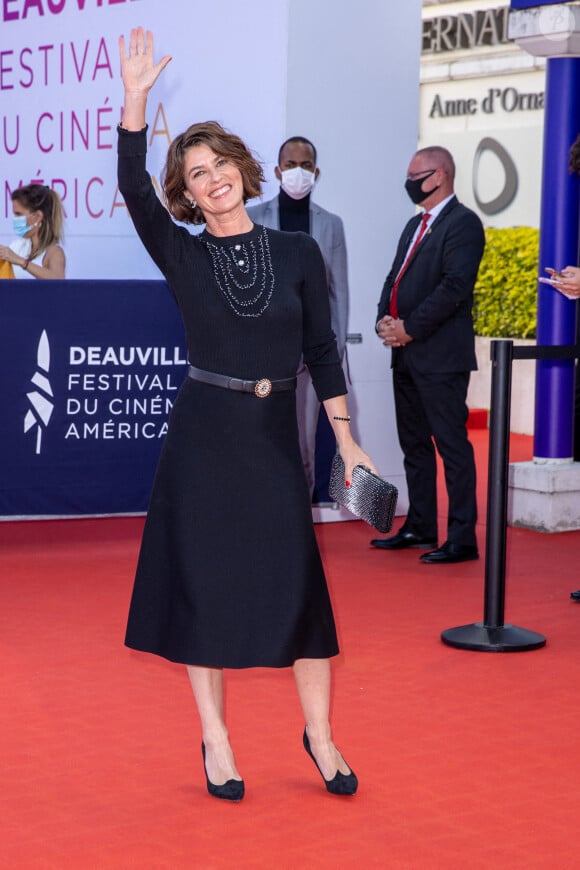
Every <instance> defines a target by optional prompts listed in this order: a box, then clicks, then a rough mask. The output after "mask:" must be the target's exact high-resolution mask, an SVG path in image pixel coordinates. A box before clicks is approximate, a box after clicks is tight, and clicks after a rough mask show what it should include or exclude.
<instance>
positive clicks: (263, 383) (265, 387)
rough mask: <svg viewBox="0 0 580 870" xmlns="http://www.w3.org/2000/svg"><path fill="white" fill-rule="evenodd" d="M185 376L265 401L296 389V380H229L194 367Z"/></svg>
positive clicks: (226, 377)
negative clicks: (275, 395) (273, 395)
mask: <svg viewBox="0 0 580 870" xmlns="http://www.w3.org/2000/svg"><path fill="white" fill-rule="evenodd" d="M187 374H188V375H189V377H190V378H191V379H192V380H193V381H201V382H202V383H204V384H211V385H212V386H213V387H222V389H224V390H238V392H240V393H253V394H254V395H255V396H257V397H258V398H259V399H265V398H266V396H269V395H270V393H281V392H283V391H284V390H295V389H296V378H284V379H282V380H278V381H271V380H270V378H259V379H258V380H257V381H245V380H243V379H242V378H230V377H229V375H220V374H218V373H217V372H206V371H204V370H203V369H198V368H196V367H195V366H190V367H189V369H188V372H187Z"/></svg>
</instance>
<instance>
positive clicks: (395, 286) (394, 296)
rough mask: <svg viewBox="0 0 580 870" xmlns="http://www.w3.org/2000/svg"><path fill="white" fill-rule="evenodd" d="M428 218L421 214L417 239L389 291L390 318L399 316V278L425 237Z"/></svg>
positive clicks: (427, 215) (426, 215)
mask: <svg viewBox="0 0 580 870" xmlns="http://www.w3.org/2000/svg"><path fill="white" fill-rule="evenodd" d="M430 217H431V215H430V214H428V213H427V212H424V213H423V216H422V218H421V227H420V229H419V232H418V233H417V238H416V239H415V241H414V242H413V245H412V247H411V250H410V251H409V253H408V254H407V256H406V257H405V262H404V263H403V265H402V266H401V268H400V270H399V274H398V275H397V277H396V278H395V283H394V284H393V289H392V290H391V301H390V302H389V314H390V315H391V317H398V316H399V311H398V308H397V291H398V289H399V284H400V283H401V278H402V277H403V275H404V274H405V272H406V271H407V268H408V266H409V263H410V262H411V260H412V259H413V254H414V253H415V251H416V250H417V248H418V247H419V242H420V241H421V239H422V238H423V236H424V235H425V230H426V229H427V222H428V220H429V218H430Z"/></svg>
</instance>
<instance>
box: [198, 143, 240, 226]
mask: <svg viewBox="0 0 580 870" xmlns="http://www.w3.org/2000/svg"><path fill="white" fill-rule="evenodd" d="M183 181H184V185H185V190H186V196H187V197H188V198H190V199H194V200H195V201H196V203H197V204H198V206H199V208H200V209H201V211H202V212H203V215H204V217H205V219H206V221H207V220H208V219H209V220H210V221H211V217H212V216H214V215H215V216H216V217H220V216H223V215H227V214H228V213H229V212H234V211H235V210H236V209H240V208H242V207H243V204H244V200H243V197H244V184H243V180H242V175H241V172H240V170H239V169H238V167H237V166H236V165H235V164H234V163H233V162H232V161H231V159H228V158H227V157H221V156H220V155H219V154H216V153H215V151H212V149H211V148H209V147H208V146H207V145H203V144H200V145H193V146H192V147H191V148H189V149H188V150H187V152H186V154H185V157H184V160H183Z"/></svg>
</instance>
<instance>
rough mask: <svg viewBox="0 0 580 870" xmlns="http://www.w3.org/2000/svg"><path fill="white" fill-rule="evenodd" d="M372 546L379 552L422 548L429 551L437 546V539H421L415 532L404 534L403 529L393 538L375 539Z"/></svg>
mask: <svg viewBox="0 0 580 870" xmlns="http://www.w3.org/2000/svg"><path fill="white" fill-rule="evenodd" d="M371 546H373V547H377V548H378V549H379V550H406V549H407V548H408V547H421V548H422V549H424V550H428V549H429V547H436V546H437V539H436V538H421V537H420V536H419V535H414V534H413V532H404V531H403V530H402V529H401V530H400V531H398V532H397V534H396V535H393V537H392V538H374V540H372V541H371Z"/></svg>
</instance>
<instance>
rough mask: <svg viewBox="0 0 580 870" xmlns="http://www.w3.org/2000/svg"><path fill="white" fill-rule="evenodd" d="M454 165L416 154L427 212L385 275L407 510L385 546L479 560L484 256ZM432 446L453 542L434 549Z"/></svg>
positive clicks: (419, 196)
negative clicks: (477, 292)
mask: <svg viewBox="0 0 580 870" xmlns="http://www.w3.org/2000/svg"><path fill="white" fill-rule="evenodd" d="M454 178H455V164H454V162H453V157H452V156H451V154H450V153H449V151H447V150H446V149H445V148H441V147H430V148H422V149H421V150H419V151H417V153H416V154H415V155H414V157H413V159H412V160H411V162H410V164H409V169H408V173H407V180H406V183H405V187H406V189H407V192H408V194H409V196H410V197H411V199H412V201H413V202H414V203H415V204H417V205H421V207H422V209H423V213H422V214H420V215H416V216H415V217H414V218H412V219H411V220H410V221H409V222H408V223H407V225H406V227H405V229H404V230H403V233H402V235H401V238H400V240H399V245H398V248H397V252H396V255H395V259H394V262H393V266H392V268H391V271H390V273H389V275H388V276H387V279H386V281H385V284H384V287H383V292H382V295H381V299H380V302H379V307H378V319H377V323H376V327H375V329H376V332H377V334H378V335H379V337H380V338H381V340H382V342H383V344H384V345H386V346H387V347H391V348H392V363H391V364H392V368H393V389H394V396H395V410H396V417H397V431H398V435H399V441H400V444H401V448H402V450H403V454H404V465H405V474H406V479H407V488H408V493H409V512H408V515H407V518H406V520H405V522H404V524H403V526H402V527H401V529H399V531H398V532H397V534H396V535H394V536H393V537H390V538H379V539H375V540H373V541H371V543H372V544H373V546H375V547H378V548H380V549H383V550H397V549H404V548H407V547H421V548H426V549H429V548H435V549H432V550H431V551H430V552H428V553H424V554H423V555H422V556H421V557H420V560H421V561H422V562H427V563H432V564H447V563H450V562H464V561H467V560H469V559H477V558H478V555H479V554H478V549H477V540H476V536H475V523H476V520H477V506H476V500H475V462H474V457H473V448H472V446H471V444H470V442H469V440H468V437H467V429H466V423H467V414H468V411H467V405H466V396H467V387H468V384H469V375H470V371H472V370H473V369H475V368H477V363H476V359H475V347H474V332H473V320H472V315H471V308H472V304H473V287H474V284H475V280H476V277H477V271H478V268H479V263H480V260H481V257H482V254H483V249H484V245H485V237H484V232H483V227H482V224H481V221H480V220H479V218H478V217H477V215H476V214H475V213H474V212H472V211H471V210H470V209H468V208H466V207H465V206H463V205H461V203H459V202H458V200H457V197H456V196H455V194H454V192H453V191H454ZM433 441H434V442H435V446H436V447H437V450H438V452H439V454H440V456H441V458H442V460H443V466H444V469H445V482H446V485H447V494H448V497H449V512H448V521H447V539H446V540H445V542H444V543H443V544H442V545H441V547H437V491H436V473H437V469H436V457H435V448H434V446H433Z"/></svg>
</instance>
